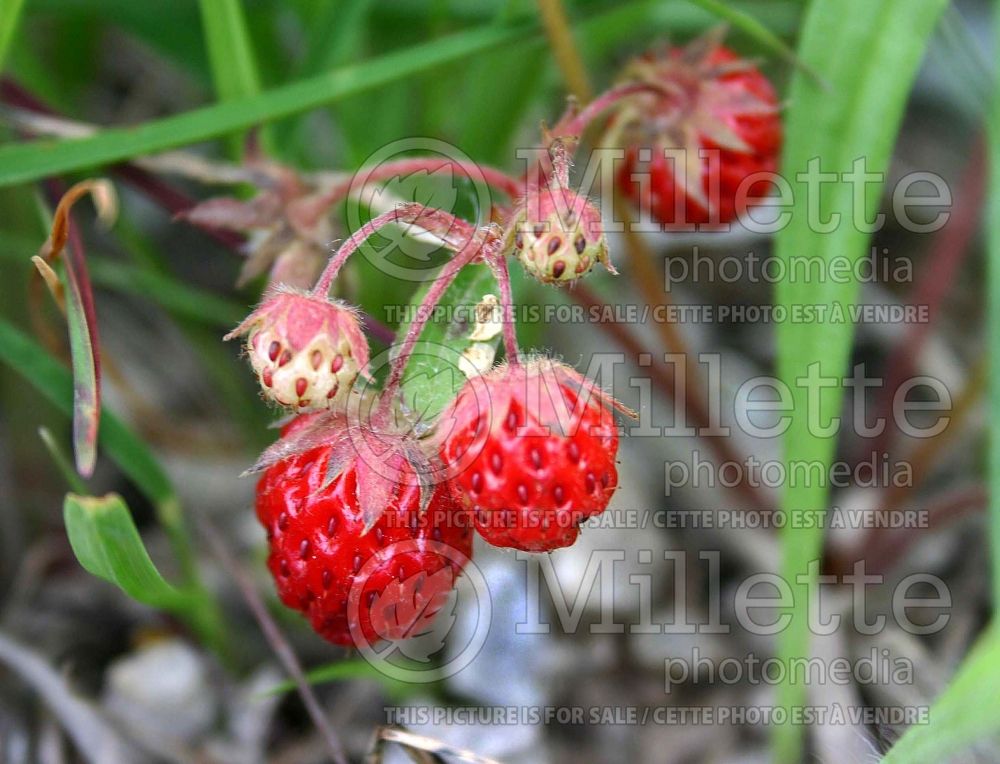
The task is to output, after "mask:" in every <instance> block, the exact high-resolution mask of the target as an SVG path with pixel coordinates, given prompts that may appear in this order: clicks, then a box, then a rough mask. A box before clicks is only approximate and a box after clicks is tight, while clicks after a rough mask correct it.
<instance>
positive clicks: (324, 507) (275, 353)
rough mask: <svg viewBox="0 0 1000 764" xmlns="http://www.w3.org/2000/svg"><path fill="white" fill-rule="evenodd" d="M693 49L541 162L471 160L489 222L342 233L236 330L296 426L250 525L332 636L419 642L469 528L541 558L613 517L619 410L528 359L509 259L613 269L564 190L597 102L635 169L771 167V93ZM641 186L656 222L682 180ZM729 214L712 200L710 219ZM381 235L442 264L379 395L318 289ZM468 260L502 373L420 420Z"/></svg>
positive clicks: (695, 197)
mask: <svg viewBox="0 0 1000 764" xmlns="http://www.w3.org/2000/svg"><path fill="white" fill-rule="evenodd" d="M698 45H699V47H694V46H693V47H690V48H688V49H685V50H683V51H673V52H670V53H669V54H668V55H667V56H666V57H665V58H655V57H646V58H643V59H641V60H639V61H638V62H636V63H635V64H633V65H632V67H630V69H629V70H628V72H627V77H626V82H625V83H624V84H623V85H620V86H617V87H616V88H613V89H612V90H610V91H608V92H607V93H606V94H604V95H603V96H601V97H600V98H598V99H597V100H596V101H595V102H594V103H593V104H591V105H590V106H588V107H587V108H586V109H584V110H583V111H577V110H576V109H575V108H574V107H572V106H571V108H570V110H569V111H568V112H567V114H566V115H565V116H564V117H563V118H562V119H561V120H560V121H559V122H558V123H557V124H556V125H555V127H554V128H553V129H552V130H551V131H550V130H545V136H544V137H545V149H546V151H544V152H543V158H542V159H541V160H540V161H539V163H538V166H537V167H533V168H532V169H531V171H530V172H529V173H528V174H527V175H526V176H525V178H523V179H521V180H520V181H519V180H517V179H514V178H511V177H510V176H507V175H505V174H504V173H503V172H502V171H500V170H496V169H491V168H483V173H482V175H483V177H486V178H488V179H490V180H489V182H490V183H491V185H493V186H494V188H495V190H497V191H500V192H501V193H502V194H504V195H505V196H506V197H507V198H508V203H507V204H505V205H499V206H497V207H496V208H495V209H494V210H492V214H491V220H490V222H489V223H487V224H485V225H478V226H477V225H475V224H473V223H470V222H468V221H465V220H462V219H460V218H457V217H455V216H454V215H451V214H450V213H448V212H445V211H443V210H438V209H430V208H426V207H422V206H420V205H416V204H401V205H400V206H399V207H397V208H396V209H394V210H392V211H390V212H387V213H384V214H383V215H380V216H378V217H376V218H375V219H373V220H372V221H371V222H370V223H367V224H365V225H364V226H362V227H361V228H360V229H359V230H358V231H357V232H356V233H355V234H354V235H352V236H351V237H350V238H349V239H347V240H346V241H345V242H344V243H343V244H342V245H341V246H340V248H339V249H338V250H337V252H336V253H334V255H333V256H332V257H331V259H330V261H329V263H328V264H327V266H326V268H325V270H324V271H323V273H322V275H321V276H320V277H319V279H318V281H317V282H316V284H315V286H314V288H313V289H312V290H311V291H309V292H299V291H293V290H291V289H289V288H280V287H279V288H276V289H275V290H273V291H272V292H271V293H270V294H269V295H268V296H267V297H266V298H265V300H264V302H263V303H262V304H261V306H260V307H259V308H257V310H255V311H254V312H253V313H252V314H251V315H250V316H249V317H248V318H247V320H246V321H244V322H243V323H242V324H241V325H240V326H239V327H237V328H236V329H235V330H234V331H233V332H232V333H231V334H230V335H229V336H230V337H235V336H245V337H246V352H247V355H248V356H249V360H250V363H251V365H252V367H253V369H254V371H255V372H256V374H257V377H258V380H259V382H260V385H261V389H262V391H263V394H264V396H265V397H266V398H267V399H269V400H270V401H271V402H273V403H275V404H277V405H279V406H282V407H284V408H286V409H287V410H289V411H290V412H291V413H293V414H294V415H295V418H294V419H292V421H291V422H290V423H289V424H287V425H286V427H285V428H284V429H283V430H282V434H281V438H280V439H279V440H278V441H277V442H276V443H275V444H274V445H273V446H272V447H271V448H269V449H268V450H267V451H265V453H264V454H263V455H262V456H261V458H260V460H259V461H258V463H257V465H256V466H255V471H259V472H262V473H263V475H262V477H261V478H260V482H259V484H258V486H257V516H258V518H259V520H260V522H261V523H262V525H263V526H264V528H265V529H266V532H267V538H268V543H269V548H270V555H269V558H268V567H269V568H270V571H271V573H272V575H273V577H274V580H275V583H276V585H277V589H278V594H279V596H280V598H281V600H282V602H284V603H285V604H286V605H287V606H288V607H290V608H294V609H296V610H299V611H301V612H302V613H303V614H305V615H306V616H307V617H308V618H309V620H310V622H311V623H312V625H313V627H314V628H315V630H316V631H317V632H318V633H319V634H320V635H322V636H323V637H325V638H326V639H328V640H329V641H331V642H334V643H337V644H342V645H358V644H360V643H362V642H364V643H368V644H372V643H375V642H377V641H379V640H398V639H404V638H406V637H409V636H413V635H414V634H415V633H416V632H417V631H418V630H419V629H420V628H422V627H423V626H424V625H426V624H427V622H428V620H429V619H431V618H433V617H434V615H435V613H436V612H437V611H438V610H440V609H441V608H442V607H443V606H444V604H445V603H446V602H447V601H448V598H449V597H450V595H451V592H452V590H453V587H454V585H455V582H456V579H457V578H458V576H459V575H460V573H461V571H462V568H463V566H464V565H465V564H466V563H467V562H468V561H469V560H470V559H471V556H472V540H473V530H475V531H476V532H478V533H479V534H480V535H481V536H482V537H483V538H484V539H485V540H486V541H487V542H489V543H491V544H494V545H496V546H500V547H508V548H513V549H519V550H524V551H529V552H549V551H552V550H555V549H559V548H562V547H566V546H569V545H571V544H573V543H574V542H575V541H576V539H577V537H578V535H579V533H580V526H581V525H582V524H583V523H584V522H585V521H587V520H588V518H592V517H594V516H596V515H598V514H600V513H601V512H603V511H604V510H605V509H606V507H607V506H608V502H609V501H610V500H611V497H612V495H613V494H614V492H615V489H616V488H617V485H618V474H617V469H616V456H617V451H618V430H617V426H616V424H615V421H614V418H613V413H614V411H615V410H617V411H619V412H621V413H624V414H627V415H632V416H634V414H633V413H632V412H630V411H629V410H628V409H627V408H625V407H624V406H622V405H621V404H620V403H618V402H617V401H615V400H614V399H613V398H612V397H610V396H609V395H607V394H606V393H604V392H603V391H602V390H601V389H600V388H598V387H597V386H596V385H594V384H593V383H592V382H590V381H589V380H587V379H585V378H584V377H583V376H581V375H580V374H578V373H577V372H576V371H574V370H573V369H571V368H570V367H568V366H566V365H564V364H562V363H559V362H557V361H554V360H552V359H549V358H544V357H542V358H526V357H524V356H522V355H521V353H520V351H519V349H518V347H517V341H516V338H515V334H514V330H513V325H512V322H511V316H512V315H513V297H512V294H511V285H510V278H509V274H508V272H507V261H508V259H516V260H518V261H519V262H520V263H521V264H522V266H523V267H524V269H525V271H526V272H527V273H528V274H529V275H531V276H533V277H534V278H536V279H537V280H539V281H541V282H543V283H549V284H558V285H564V284H571V283H572V282H574V281H576V280H577V279H579V278H581V277H583V276H585V275H586V274H587V273H588V272H589V271H590V270H591V269H592V268H593V266H594V265H595V264H597V263H601V264H603V265H604V266H605V268H606V269H607V270H608V271H610V272H611V273H615V270H614V268H613V266H612V265H611V262H610V259H609V254H608V242H607V239H606V237H605V235H604V231H603V227H602V225H601V215H600V211H599V210H598V208H597V207H596V206H595V205H594V203H593V202H592V201H591V200H589V199H588V198H586V197H585V196H583V195H582V194H580V193H578V192H576V191H574V190H573V189H572V188H571V187H570V184H569V167H570V164H571V155H572V153H573V150H574V148H575V146H576V142H577V139H578V136H579V135H580V134H581V133H582V132H583V129H584V128H585V127H586V126H587V125H588V124H589V123H590V122H591V121H593V120H594V119H596V118H597V117H598V116H600V115H601V114H603V113H604V112H606V111H608V110H609V109H612V108H614V110H615V112H614V114H613V115H612V120H611V125H612V130H613V132H614V133H615V134H616V135H619V136H624V137H625V138H626V139H627V140H629V141H637V142H638V143H636V144H635V146H633V147H632V148H630V150H629V151H630V153H629V156H631V157H632V158H633V160H635V161H637V159H636V158H637V157H638V148H637V146H639V145H641V142H643V141H649V142H651V143H652V144H654V145H656V146H662V145H663V144H664V143H665V142H669V141H672V142H673V143H674V144H675V145H678V146H679V147H681V148H690V147H694V146H696V145H699V146H716V147H719V148H720V149H721V150H722V151H723V155H724V157H726V161H728V162H730V163H731V165H732V168H731V172H730V173H729V174H728V175H726V174H724V176H723V178H724V183H723V186H724V191H725V193H726V194H728V193H729V191H730V190H731V189H730V186H732V184H733V183H735V182H736V181H737V179H740V178H741V176H742V175H743V174H744V173H746V172H750V171H752V170H755V169H758V168H767V167H771V166H772V164H773V161H774V155H775V152H776V147H777V143H778V141H779V140H780V131H779V130H778V128H777V127H776V124H775V120H776V116H775V114H774V111H773V104H774V97H773V91H771V90H770V85H768V84H767V82H766V80H763V78H762V77H761V76H760V74H759V72H756V70H755V69H753V68H752V67H749V65H746V64H744V63H743V62H740V61H738V60H736V59H734V58H733V56H732V54H731V53H729V52H728V51H727V50H726V49H724V48H722V47H721V46H720V45H719V44H709V45H707V46H706V44H705V43H704V42H702V43H699V44H698ZM727 152H728V153H727ZM440 164H441V160H440V159H434V160H428V165H427V166H428V167H435V168H437V167H439V166H440ZM420 165H421V161H420V160H419V159H412V158H410V159H406V160H403V162H402V163H401V164H400V165H399V167H394V166H392V163H389V164H388V165H386V166H383V167H381V168H379V172H380V173H381V177H392V176H393V175H394V174H395V172H396V171H397V170H398V171H400V172H402V171H406V172H412V171H414V170H416V169H420ZM633 165H634V163H633ZM453 169H455V170H456V171H459V172H463V173H467V172H468V169H469V168H468V167H466V166H464V165H461V164H460V163H459V164H456V166H455V167H454V168H453ZM633 169H634V166H631V167H630V168H629V170H630V171H631V170H633ZM362 172H364V171H362ZM652 175H653V180H654V186H656V187H657V195H656V196H655V197H654V203H653V211H654V213H655V214H657V215H659V216H660V217H661V218H663V219H664V220H665V221H667V220H668V219H669V215H668V214H667V213H668V210H667V209H666V208H667V206H670V207H671V208H672V207H673V206H675V204H674V202H675V201H676V199H677V196H676V190H677V188H679V185H678V180H677V177H675V176H673V175H670V176H668V174H667V170H666V169H665V167H664V166H663V165H661V164H656V163H655V162H654V166H653V172H652ZM684 175H685V178H686V179H688V180H693V181H694V185H693V187H690V186H689V187H688V189H687V192H686V193H687V197H686V198H687V199H688V202H687V212H688V214H689V215H691V216H694V217H698V218H699V219H700V218H701V217H703V216H705V215H707V214H708V213H709V212H711V211H712V210H713V204H712V202H711V201H708V200H707V197H706V194H707V191H708V187H707V186H706V185H705V183H707V180H705V177H704V172H703V168H701V167H700V166H694V165H691V166H688V167H687V168H686V170H685V173H684ZM371 177H374V175H371ZM727 178H728V180H726V179H727ZM349 187H350V184H347V185H345V186H344V187H343V190H344V193H346V189H348V188H349ZM519 189H523V191H521V190H519ZM626 191H627V189H626ZM339 193H341V192H340V191H331V192H330V193H328V194H327V195H326V196H325V197H324V198H323V204H328V203H332V202H333V201H336V200H337V199H338V198H339V197H338V194H339ZM729 208H730V204H729V202H728V201H724V203H723V204H722V205H721V211H722V214H723V216H728V215H729ZM715 211H716V212H718V210H715ZM390 224H393V225H405V226H412V227H416V228H418V229H420V230H422V231H426V232H429V233H431V234H434V235H435V236H436V237H437V238H438V239H439V240H440V241H441V242H443V244H444V246H445V247H446V248H447V249H449V250H451V252H452V253H453V256H452V258H451V259H450V260H449V261H448V262H447V263H446V264H445V265H444V266H443V267H442V269H441V270H440V272H439V273H438V275H437V277H436V279H435V281H434V282H433V283H432V284H431V285H430V286H429V288H428V289H427V291H426V294H425V297H424V301H423V303H422V305H421V306H420V307H421V310H419V311H417V318H416V319H415V320H414V321H413V322H411V323H410V324H409V326H408V327H407V328H406V331H405V334H404V336H403V337H402V339H401V341H400V342H399V343H398V344H397V345H396V346H395V347H394V354H393V361H392V364H391V368H390V371H389V375H388V379H387V380H386V382H385V383H384V385H383V386H382V388H381V389H380V390H377V389H376V388H375V383H374V381H373V380H372V378H371V376H370V374H369V369H368V368H367V366H368V364H369V352H368V344H367V341H366V339H365V336H364V333H363V331H362V330H361V326H360V323H359V321H358V317H357V314H356V312H355V311H354V310H353V309H352V308H351V307H349V306H347V305H345V304H343V303H340V302H336V301H333V300H331V299H330V297H329V292H330V289H331V287H332V286H333V284H334V282H335V280H336V277H337V275H338V273H339V271H340V269H341V268H342V266H343V265H344V263H345V262H346V261H347V259H348V258H349V256H350V255H351V254H352V253H353V252H355V251H357V249H358V248H359V247H360V246H361V244H362V243H363V242H364V241H365V240H366V239H367V238H368V237H369V236H371V235H372V234H373V233H375V232H376V231H378V230H379V229H380V228H382V227H383V226H386V225H390ZM476 262H480V263H485V264H487V265H488V266H489V267H490V268H491V269H492V271H493V273H494V275H495V277H496V280H497V283H498V286H499V290H500V297H499V301H498V302H499V307H500V308H501V310H502V312H501V315H502V317H503V318H502V332H503V340H504V346H505V350H506V362H505V363H503V364H500V365H496V366H493V367H492V368H487V369H485V371H483V373H477V372H478V371H482V370H480V369H476V368H472V367H470V368H469V369H466V368H463V371H464V372H465V373H466V375H467V376H468V379H467V381H466V382H465V383H464V385H463V386H462V387H461V388H460V389H459V390H457V391H456V394H455V396H454V398H453V400H452V401H451V402H450V403H449V404H448V405H447V406H446V407H445V408H444V410H443V411H442V412H441V413H440V414H439V415H438V416H437V417H436V418H435V419H434V421H432V422H421V421H414V420H413V418H412V417H413V415H412V412H410V411H409V410H408V409H407V407H406V406H405V405H401V398H400V395H399V390H400V386H401V384H402V379H403V372H404V370H405V368H406V364H407V362H408V360H409V357H410V355H411V354H412V352H413V350H414V347H415V343H416V342H417V340H418V339H419V336H420V333H421V331H422V329H423V327H424V325H425V323H426V321H427V318H428V317H429V316H430V315H432V313H433V308H434V307H435V306H436V305H437V303H438V301H439V300H440V299H441V298H442V296H443V295H444V293H445V291H446V290H447V288H448V287H449V286H450V285H451V284H452V282H453V281H454V279H455V278H456V276H457V275H458V274H459V272H460V271H461V270H462V269H463V268H464V267H466V266H467V265H469V264H471V263H476ZM490 358H492V356H490ZM488 365H489V364H488V363H487V366H488ZM362 382H363V384H362ZM390 591H391V592H392V593H393V596H389V592H390Z"/></svg>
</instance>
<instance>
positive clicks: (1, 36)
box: [0, 0, 24, 72]
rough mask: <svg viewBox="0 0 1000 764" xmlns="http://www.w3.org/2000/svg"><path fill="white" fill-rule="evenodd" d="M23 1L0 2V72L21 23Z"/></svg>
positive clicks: (4, 0)
mask: <svg viewBox="0 0 1000 764" xmlns="http://www.w3.org/2000/svg"><path fill="white" fill-rule="evenodd" d="M23 10H24V0H0V72H2V71H3V65H4V62H5V61H6V59H7V51H8V50H9V49H10V44H11V43H12V42H13V41H14V35H15V34H16V32H17V27H18V25H19V24H20V22H21V12H22V11H23Z"/></svg>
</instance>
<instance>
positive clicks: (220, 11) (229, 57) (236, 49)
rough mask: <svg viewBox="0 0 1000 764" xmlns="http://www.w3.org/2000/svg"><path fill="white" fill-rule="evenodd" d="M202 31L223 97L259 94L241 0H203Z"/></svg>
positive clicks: (201, 2) (213, 74) (258, 84)
mask: <svg viewBox="0 0 1000 764" xmlns="http://www.w3.org/2000/svg"><path fill="white" fill-rule="evenodd" d="M198 5H199V7H200V9H201V23H202V31H203V32H204V35H205V47H206V48H207V50H208V61H209V64H210V65H211V67H212V80H213V82H214V83H215V92H216V95H218V96H219V100H220V101H235V100H237V99H239V98H246V97H247V96H253V95H257V93H259V92H260V79H259V78H258V76H257V66H256V64H255V63H254V55H253V47H252V45H251V44H250V35H249V33H248V32H247V22H246V19H245V18H244V16H243V8H242V6H241V5H240V2H239V0H200V2H199V3H198Z"/></svg>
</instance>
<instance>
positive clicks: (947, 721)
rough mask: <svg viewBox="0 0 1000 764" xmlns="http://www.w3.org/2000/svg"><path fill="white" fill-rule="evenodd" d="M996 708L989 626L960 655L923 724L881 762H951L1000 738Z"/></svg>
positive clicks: (995, 649)
mask: <svg viewBox="0 0 1000 764" xmlns="http://www.w3.org/2000/svg"><path fill="white" fill-rule="evenodd" d="M998 708H1000V635H998V634H997V631H996V628H992V629H990V631H988V632H987V633H986V634H985V635H983V637H981V638H980V641H979V643H978V644H977V645H976V646H975V647H974V648H973V649H972V651H971V652H970V653H969V654H968V655H967V656H966V657H965V660H964V661H962V665H961V666H960V667H959V669H958V672H957V673H956V674H955V676H954V677H953V678H952V680H951V683H950V684H949V685H948V687H947V689H945V691H944V692H942V693H941V696H940V697H939V698H938V699H937V700H936V701H935V702H934V704H933V705H932V706H931V707H930V709H929V710H928V723H927V724H921V725H914V726H912V727H910V728H909V729H908V730H907V731H906V732H905V733H903V736H902V737H901V738H900V739H899V740H898V741H896V744H895V745H894V746H893V747H892V749H890V751H889V753H888V754H886V756H885V758H884V759H882V762H883V764H940V762H946V761H953V760H955V758H956V757H958V756H959V755H960V754H962V753H965V752H966V751H968V750H969V748H971V747H972V746H974V745H975V744H976V743H978V742H981V741H983V740H985V739H986V738H989V737H992V736H994V735H997V734H1000V714H998V713H997V709H998ZM986 760H987V759H986V758H984V759H982V761H986ZM970 761H971V759H970Z"/></svg>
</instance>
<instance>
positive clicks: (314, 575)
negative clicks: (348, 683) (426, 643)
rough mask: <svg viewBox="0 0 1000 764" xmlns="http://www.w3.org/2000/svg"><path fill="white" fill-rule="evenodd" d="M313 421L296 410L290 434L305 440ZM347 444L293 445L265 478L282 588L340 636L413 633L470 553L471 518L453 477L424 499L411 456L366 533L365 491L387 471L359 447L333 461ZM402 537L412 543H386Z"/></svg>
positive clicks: (263, 504)
mask: <svg viewBox="0 0 1000 764" xmlns="http://www.w3.org/2000/svg"><path fill="white" fill-rule="evenodd" d="M315 424H316V419H314V417H299V418H298V419H297V420H296V421H295V422H293V423H292V425H291V426H290V427H289V428H287V432H286V433H285V436H286V438H289V439H292V440H294V439H295V438H296V437H299V436H304V438H306V439H302V438H300V441H299V442H300V444H302V443H306V444H308V442H309V441H308V438H310V437H312V436H311V435H309V433H308V432H303V431H304V430H307V429H308V428H310V427H311V426H314V425H315ZM290 448H293V449H294V448H295V446H294V445H293V446H290ZM343 448H344V441H343V440H339V439H336V438H334V439H332V440H331V441H330V442H328V443H323V444H320V445H317V446H314V447H312V448H310V449H309V450H306V451H303V452H299V453H294V454H293V455H291V456H287V457H285V458H283V459H281V460H280V461H277V462H275V463H273V464H272V465H271V466H270V467H269V468H268V469H267V471H266V472H265V473H264V475H263V477H262V478H261V480H260V482H259V483H258V486H257V517H258V519H259V520H260V522H261V523H262V524H263V525H264V527H265V529H266V530H267V535H268V543H269V546H270V555H269V557H268V567H269V568H270V570H271V574H272V575H273V577H274V581H275V584H276V586H277V589H278V595H279V596H280V598H281V601H282V602H284V603H285V604H286V605H287V606H288V607H290V608H293V609H295V610H299V611H301V612H302V613H303V614H305V615H306V616H307V617H308V618H309V620H310V622H311V623H312V626H313V628H314V629H315V630H316V631H317V632H318V633H319V634H320V635H321V636H322V637H324V638H325V639H327V640H329V641H330V642H334V643H336V644H340V645H348V646H350V645H353V644H356V641H357V640H356V637H357V636H358V635H363V638H364V640H366V641H367V642H368V644H375V643H377V642H378V641H379V640H381V639H392V640H398V639H403V638H406V637H409V636H413V635H414V631H416V630H417V628H418V627H422V625H424V624H426V623H427V622H428V621H429V620H430V619H431V618H433V617H434V615H436V614H437V611H438V610H439V609H440V608H441V606H442V605H443V604H444V603H445V602H446V601H447V599H448V595H449V593H450V591H451V589H452V587H453V584H454V581H455V579H456V578H457V576H458V575H459V573H460V572H461V570H460V568H461V565H462V564H464V562H466V561H468V559H470V558H471V556H472V533H471V530H470V528H469V523H468V522H467V521H466V522H463V520H462V518H463V517H464V513H463V512H462V510H461V508H460V507H459V505H458V503H457V501H456V499H455V497H454V495H453V493H452V491H451V488H450V486H449V485H448V484H447V483H440V484H438V485H437V486H435V487H434V488H433V489H432V491H431V492H430V495H429V497H426V496H425V499H426V501H425V502H424V503H425V504H426V506H425V507H423V508H422V502H421V486H420V481H419V480H417V479H416V476H415V470H414V468H413V467H412V465H410V463H409V462H408V461H405V460H404V461H403V462H402V463H401V464H400V467H399V482H398V483H394V484H393V485H391V486H389V490H388V492H387V495H383V498H382V501H383V502H384V503H383V504H382V507H383V512H382V513H381V515H380V516H379V517H378V518H377V519H376V520H375V521H374V522H373V523H372V524H371V527H370V529H369V530H368V531H367V532H364V529H365V525H366V519H365V514H366V513H365V512H364V511H363V507H362V505H363V500H362V498H363V494H364V492H365V491H366V490H368V489H369V488H371V487H372V486H373V484H375V483H377V482H378V481H379V480H380V479H383V478H384V476H383V477H382V478H380V476H379V474H378V473H377V472H376V471H375V470H373V469H372V468H371V465H368V464H366V463H365V460H364V459H361V458H359V457H358V456H351V457H348V458H347V459H346V461H345V463H344V464H343V465H340V464H334V463H335V462H340V460H341V459H342V457H343V453H342V452H343ZM330 469H332V470H333V471H334V472H335V476H334V477H333V478H332V480H329V478H330V474H329V470H330ZM338 469H339V471H337V470H338ZM423 490H424V491H425V492H426V491H428V490H429V489H427V488H424V489H423ZM359 497H362V498H359ZM398 542H409V543H405V544H401V545H400V547H397V548H395V549H389V550H388V552H387V548H390V547H392V545H394V544H397V543H398ZM452 550H454V551H452ZM359 574H362V575H363V576H364V581H363V582H360V581H357V577H358V575H359ZM414 577H417V578H414ZM356 583H357V584H358V585H356ZM394 584H398V585H399V587H398V588H399V590H400V591H405V592H407V595H406V596H407V597H408V599H407V601H406V602H405V603H400V602H395V601H392V597H384V596H383V595H384V593H385V592H386V590H387V589H388V588H389V587H391V586H393V585H394ZM352 587H354V588H353V589H352ZM397 605H398V607H396V606H397ZM352 619H354V623H353V626H354V629H353V633H352V623H351V621H352Z"/></svg>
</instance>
